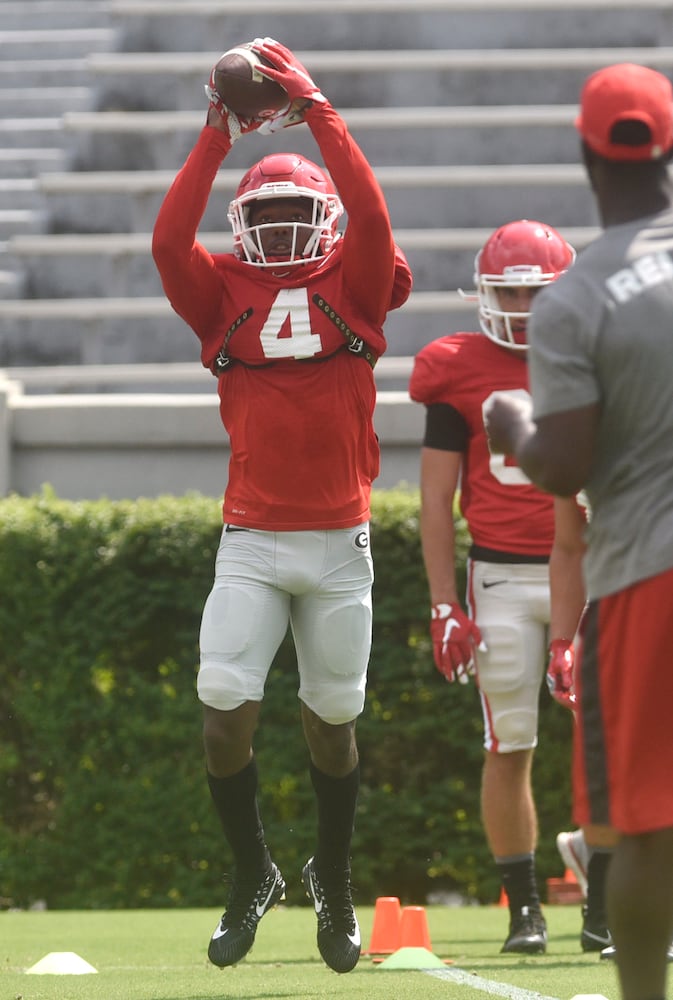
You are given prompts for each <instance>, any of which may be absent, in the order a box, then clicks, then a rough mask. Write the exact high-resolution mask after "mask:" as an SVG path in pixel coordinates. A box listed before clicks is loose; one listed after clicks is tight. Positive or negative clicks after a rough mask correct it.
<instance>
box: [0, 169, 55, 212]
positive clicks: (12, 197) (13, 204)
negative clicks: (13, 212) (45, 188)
mask: <svg viewBox="0 0 673 1000" xmlns="http://www.w3.org/2000/svg"><path fill="white" fill-rule="evenodd" d="M43 204H44V198H43V195H42V192H41V191H40V189H39V187H38V181H37V178H35V177H15V178H4V177H2V178H0V211H5V210H7V209H19V208H35V207H36V206H42V205H43Z"/></svg>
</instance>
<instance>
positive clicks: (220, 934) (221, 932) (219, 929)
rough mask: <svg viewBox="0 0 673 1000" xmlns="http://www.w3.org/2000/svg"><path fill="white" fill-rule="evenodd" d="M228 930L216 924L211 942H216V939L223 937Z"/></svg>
mask: <svg viewBox="0 0 673 1000" xmlns="http://www.w3.org/2000/svg"><path fill="white" fill-rule="evenodd" d="M228 930H229V928H228V927H223V926H222V924H218V925H217V927H216V928H215V930H214V931H213V938H212V940H213V941H217V939H218V938H221V937H224V935H225V934H226V933H227V931H228Z"/></svg>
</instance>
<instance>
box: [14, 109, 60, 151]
mask: <svg viewBox="0 0 673 1000" xmlns="http://www.w3.org/2000/svg"><path fill="white" fill-rule="evenodd" d="M62 134H63V129H62V126H61V118H60V117H55V118H27V119H26V118H0V145H2V147H3V148H4V149H15V148H21V147H25V146H29V147H30V148H32V149H40V148H41V147H47V148H53V147H54V146H57V145H59V144H60V141H61V136H62Z"/></svg>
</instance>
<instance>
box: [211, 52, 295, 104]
mask: <svg viewBox="0 0 673 1000" xmlns="http://www.w3.org/2000/svg"><path fill="white" fill-rule="evenodd" d="M264 64H266V65H267V66H268V65H271V64H270V63H269V62H268V61H267V60H266V59H263V58H262V57H261V56H258V55H257V53H256V52H253V50H252V49H251V48H250V44H249V43H245V44H242V45H236V46H234V48H232V49H228V50H227V52H225V53H224V55H222V56H220V58H219V60H218V61H217V63H216V65H215V70H214V83H215V89H216V90H217V92H218V94H219V95H220V98H221V99H222V101H223V102H224V104H226V106H227V107H228V108H230V109H231V110H232V111H233V112H235V114H237V115H240V116H241V117H242V118H270V117H272V116H273V115H275V114H276V113H277V112H278V111H281V110H282V109H283V108H285V107H287V105H288V96H287V92H286V91H285V90H284V89H283V88H282V87H281V86H280V84H279V83H275V82H274V81H273V80H268V79H267V78H266V77H265V76H262V74H261V73H260V72H259V70H258V66H261V65H264Z"/></svg>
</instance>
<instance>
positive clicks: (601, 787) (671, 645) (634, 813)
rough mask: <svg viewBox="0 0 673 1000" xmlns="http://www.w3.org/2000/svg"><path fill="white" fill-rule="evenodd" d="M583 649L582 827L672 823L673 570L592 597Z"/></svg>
mask: <svg viewBox="0 0 673 1000" xmlns="http://www.w3.org/2000/svg"><path fill="white" fill-rule="evenodd" d="M580 647H581V648H580V652H579V657H578V662H577V664H576V668H575V686H576V691H577V698H578V713H577V719H578V724H577V726H576V727H575V742H574V753H573V795H574V809H573V812H574V819H575V822H576V823H578V824H579V825H584V824H587V823H592V824H608V825H611V826H613V827H615V829H617V830H619V831H620V832H621V833H625V834H637V833H646V832H648V831H652V830H659V829H662V828H664V827H673V778H672V776H671V770H672V766H673V569H672V570H667V571H666V572H665V573H661V574H660V575H658V576H653V577H650V578H649V579H647V580H641V581H639V582H638V583H635V584H633V585H632V586H631V587H628V588H626V589H625V590H621V591H618V592H617V593H616V594H610V595H609V596H608V597H603V598H600V599H599V600H596V601H592V602H591V603H590V604H589V607H588V608H587V611H586V614H585V617H584V620H583V623H582V641H581V644H580Z"/></svg>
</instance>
